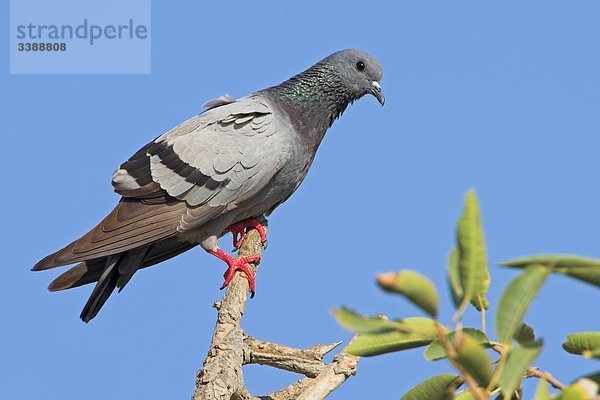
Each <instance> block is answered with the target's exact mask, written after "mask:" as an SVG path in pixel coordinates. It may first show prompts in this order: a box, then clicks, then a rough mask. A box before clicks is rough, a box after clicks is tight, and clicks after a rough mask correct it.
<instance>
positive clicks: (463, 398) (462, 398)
mask: <svg viewBox="0 0 600 400" xmlns="http://www.w3.org/2000/svg"><path fill="white" fill-rule="evenodd" d="M454 400H477V397H475V395H474V394H473V393H471V391H470V390H463V391H462V392H460V393H459V394H457V395H456V396H454Z"/></svg>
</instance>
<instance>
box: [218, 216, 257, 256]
mask: <svg viewBox="0 0 600 400" xmlns="http://www.w3.org/2000/svg"><path fill="white" fill-rule="evenodd" d="M247 228H254V229H256V230H257V231H258V233H259V234H260V240H261V241H262V244H263V248H265V249H266V248H267V232H266V231H265V228H264V226H262V225H261V224H260V223H259V222H258V221H257V220H255V219H254V218H248V219H244V220H242V221H240V222H237V223H235V224H233V225H231V226H229V227H227V230H228V231H229V232H231V233H232V234H233V249H234V250H237V249H239V248H240V246H241V245H242V242H243V241H244V238H245V237H246V229H247Z"/></svg>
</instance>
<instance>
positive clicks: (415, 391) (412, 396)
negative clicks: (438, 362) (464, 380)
mask: <svg viewBox="0 0 600 400" xmlns="http://www.w3.org/2000/svg"><path fill="white" fill-rule="evenodd" d="M459 380H460V376H458V375H456V374H441V375H436V376H434V377H432V378H429V379H427V380H425V381H423V382H421V383H419V384H418V385H417V386H415V387H413V388H412V389H410V390H409V391H408V392H407V393H406V394H405V395H404V396H402V398H401V399H400V400H446V399H451V398H452V393H453V392H454V390H453V386H454V385H455V384H456V382H457V381H459Z"/></svg>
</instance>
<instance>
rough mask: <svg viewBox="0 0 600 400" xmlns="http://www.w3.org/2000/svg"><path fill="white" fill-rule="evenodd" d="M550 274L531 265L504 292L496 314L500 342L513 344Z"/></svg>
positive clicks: (541, 268) (497, 333)
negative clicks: (513, 339)
mask: <svg viewBox="0 0 600 400" xmlns="http://www.w3.org/2000/svg"><path fill="white" fill-rule="evenodd" d="M548 272H549V269H548V268H547V267H544V266H542V265H530V266H528V267H527V268H525V272H523V274H521V275H519V276H518V277H516V278H515V279H514V280H513V281H512V282H511V283H510V284H509V285H508V287H507V288H506V289H505V290H504V293H502V297H501V298H500V302H499V304H498V311H497V313H496V335H497V336H498V339H499V340H500V342H502V343H504V344H510V343H511V342H512V338H513V337H514V336H515V333H516V332H517V330H518V328H519V324H520V323H521V320H522V318H523V316H524V315H525V312H526V311H527V308H528V307H529V303H531V300H533V298H534V297H535V295H536V294H537V292H538V290H539V289H540V287H541V286H542V283H544V281H545V280H546V277H547V276H548Z"/></svg>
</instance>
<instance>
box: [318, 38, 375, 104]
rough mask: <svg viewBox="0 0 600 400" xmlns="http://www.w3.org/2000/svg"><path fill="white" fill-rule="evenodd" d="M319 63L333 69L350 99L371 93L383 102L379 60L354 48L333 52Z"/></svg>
mask: <svg viewBox="0 0 600 400" xmlns="http://www.w3.org/2000/svg"><path fill="white" fill-rule="evenodd" d="M321 63H323V64H328V65H330V66H331V67H333V68H334V69H335V71H336V74H337V76H338V77H339V79H340V80H341V81H342V82H343V84H344V86H345V89H346V90H347V91H348V95H349V97H350V98H351V99H353V100H355V99H359V98H361V97H363V96H364V95H366V94H372V95H373V96H375V98H376V99H377V101H379V103H380V104H381V105H382V106H383V104H384V103H385V97H384V95H383V91H382V89H381V85H380V81H381V78H382V77H383V70H382V68H381V64H379V61H377V60H376V59H375V58H373V57H372V56H370V55H369V54H367V53H365V52H364V51H361V50H355V49H349V50H342V51H338V52H337V53H333V54H332V55H330V56H329V57H327V58H325V59H324V60H323V61H321Z"/></svg>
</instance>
